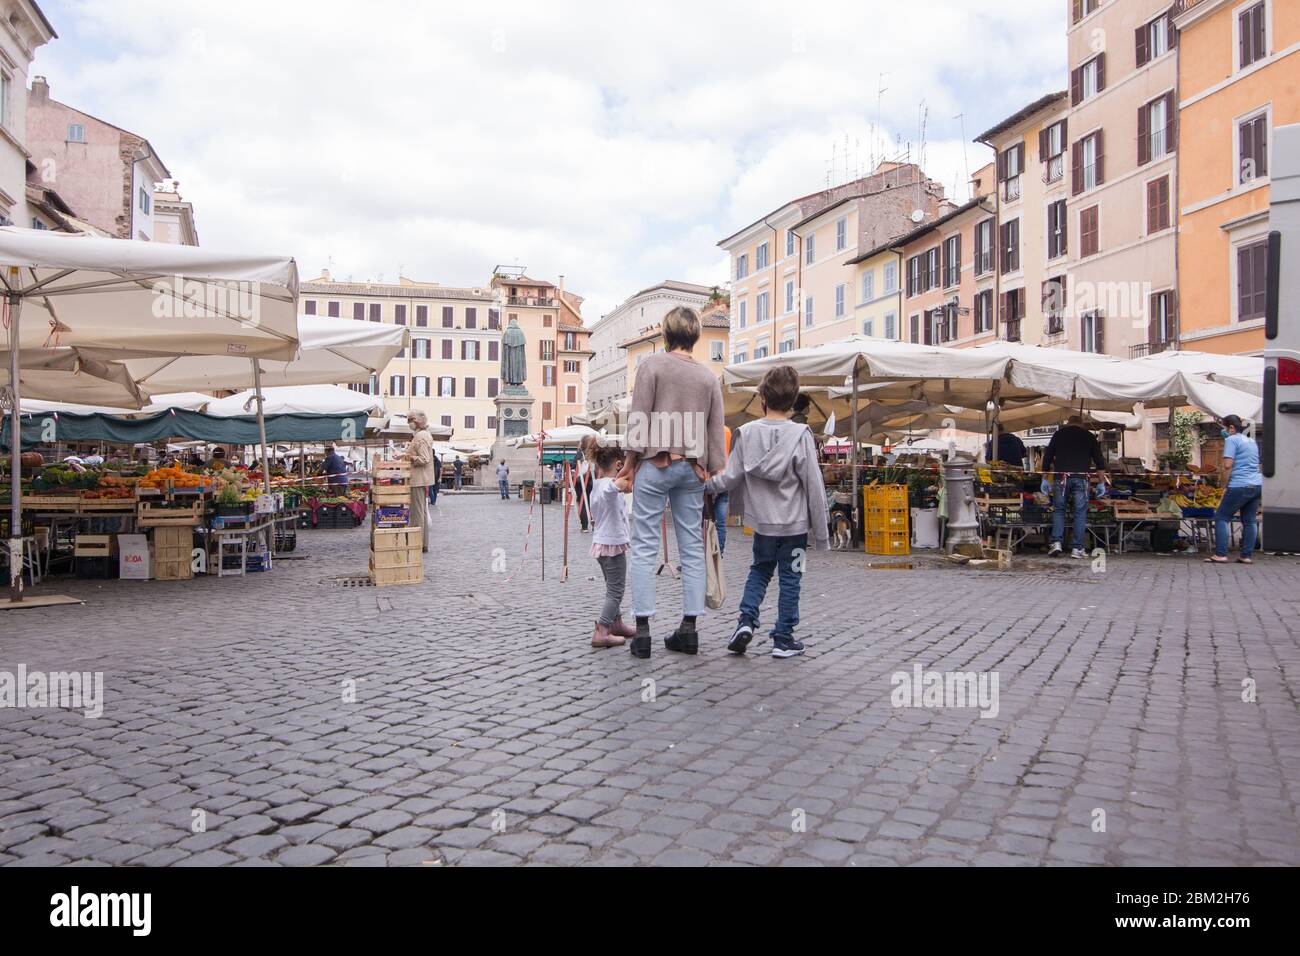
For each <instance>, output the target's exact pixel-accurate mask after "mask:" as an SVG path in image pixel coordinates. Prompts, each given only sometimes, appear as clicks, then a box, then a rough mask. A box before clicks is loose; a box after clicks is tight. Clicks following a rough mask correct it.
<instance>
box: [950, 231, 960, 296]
mask: <svg viewBox="0 0 1300 956" xmlns="http://www.w3.org/2000/svg"><path fill="white" fill-rule="evenodd" d="M953 260H954V261H953V264H952V284H953V285H958V284H959V283H960V282H961V233H958V234H957V241H956V243H954V245H953Z"/></svg>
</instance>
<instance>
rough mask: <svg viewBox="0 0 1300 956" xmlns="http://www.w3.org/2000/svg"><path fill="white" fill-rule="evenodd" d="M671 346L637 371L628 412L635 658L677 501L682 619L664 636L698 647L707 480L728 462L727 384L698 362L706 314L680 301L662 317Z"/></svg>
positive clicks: (644, 640)
mask: <svg viewBox="0 0 1300 956" xmlns="http://www.w3.org/2000/svg"><path fill="white" fill-rule="evenodd" d="M663 336H664V343H665V346H666V351H663V352H656V353H655V354H653V355H651V356H649V357H648V358H646V359H645V360H644V361H643V362H642V363H641V365H640V367H639V368H638V369H637V373H636V387H635V388H634V390H633V392H632V403H631V407H630V408H629V410H628V418H627V448H628V454H627V458H626V459H625V461H624V464H623V470H622V471H621V472H619V477H620V478H630V479H631V480H632V549H631V556H632V557H631V562H630V564H631V569H632V607H633V610H634V612H635V613H636V634H635V636H634V637H633V638H632V640H631V642H630V644H629V648H630V650H631V651H632V654H633V656H635V657H639V658H648V657H649V656H650V618H651V617H653V616H654V613H655V571H656V569H657V567H658V561H659V536H660V531H659V529H660V521H661V519H662V518H663V514H664V508H665V507H667V506H669V505H671V506H672V512H673V527H674V529H675V531H676V536H677V556H678V562H679V564H680V566H681V576H682V622H681V625H680V626H679V627H678V628H677V630H676V631H674V632H673V633H672V635H671V636H669V637H667V638H665V639H664V646H665V647H666V648H668V650H670V651H678V652H680V653H683V654H694V653H696V652H697V651H698V650H699V638H698V635H697V633H696V630H695V626H696V619H697V618H698V617H699V615H701V614H703V613H704V585H705V580H704V535H703V518H704V482H705V480H706V479H707V478H708V477H709V476H710V475H712V474H714V473H716V472H717V471H719V470H720V469H721V468H722V466H723V463H724V462H725V460H726V457H725V454H724V452H723V436H722V428H723V425H722V419H723V409H722V386H721V384H720V383H719V381H718V377H717V376H716V375H714V374H713V372H711V371H710V370H709V369H707V368H705V367H704V366H703V365H701V364H699V363H698V362H696V361H695V358H694V356H692V354H691V352H692V350H693V349H694V348H695V343H696V342H697V341H698V340H699V338H700V317H699V316H698V315H696V314H695V312H694V311H692V310H691V309H687V308H684V307H679V308H676V309H672V310H671V311H669V313H668V314H667V315H665V316H664V320H663Z"/></svg>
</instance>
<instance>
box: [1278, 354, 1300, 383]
mask: <svg viewBox="0 0 1300 956" xmlns="http://www.w3.org/2000/svg"><path fill="white" fill-rule="evenodd" d="M1277 383H1278V384H1279V385H1300V361H1297V360H1295V359H1289V358H1280V359H1278V360H1277Z"/></svg>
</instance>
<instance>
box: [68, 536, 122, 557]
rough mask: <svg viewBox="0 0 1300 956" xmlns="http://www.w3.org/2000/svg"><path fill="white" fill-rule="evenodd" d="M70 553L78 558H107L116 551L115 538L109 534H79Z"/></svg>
mask: <svg viewBox="0 0 1300 956" xmlns="http://www.w3.org/2000/svg"><path fill="white" fill-rule="evenodd" d="M72 553H73V556H74V557H78V558H109V557H112V556H113V555H114V554H116V553H117V538H116V537H115V536H114V535H111V534H79V535H77V538H76V541H75V542H74V544H73V546H72Z"/></svg>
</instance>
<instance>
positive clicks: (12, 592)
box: [7, 267, 23, 604]
mask: <svg viewBox="0 0 1300 956" xmlns="http://www.w3.org/2000/svg"><path fill="white" fill-rule="evenodd" d="M9 277H10V284H11V285H17V283H18V269H17V268H16V267H11V268H10V270H9ZM7 304H8V306H9V383H10V390H11V392H12V394H13V407H12V408H10V409H9V428H10V432H9V600H10V601H11V602H13V603H15V604H16V603H18V602H20V601H22V599H23V524H22V516H23V504H22V497H23V483H22V460H23V425H22V397H21V396H20V394H19V392H20V388H19V384H18V382H19V370H18V366H19V358H20V357H21V349H20V348H19V345H20V342H21V340H20V339H19V337H18V318H19V316H20V315H21V314H22V311H23V299H22V296H20V295H18V294H17V293H16V292H10V293H9V295H8V299H7Z"/></svg>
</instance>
